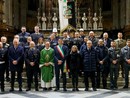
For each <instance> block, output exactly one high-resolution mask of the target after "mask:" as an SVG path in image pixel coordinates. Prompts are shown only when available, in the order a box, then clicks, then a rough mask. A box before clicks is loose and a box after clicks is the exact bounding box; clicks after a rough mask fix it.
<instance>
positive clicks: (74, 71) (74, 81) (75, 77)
mask: <svg viewBox="0 0 130 98" xmlns="http://www.w3.org/2000/svg"><path fill="white" fill-rule="evenodd" d="M70 72H71V76H72V85H73V88H75V87H76V88H77V87H78V73H79V71H78V69H71V70H70Z"/></svg>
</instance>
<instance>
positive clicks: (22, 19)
mask: <svg viewBox="0 0 130 98" xmlns="http://www.w3.org/2000/svg"><path fill="white" fill-rule="evenodd" d="M26 2H27V0H21V4H20V7H21V8H20V10H21V11H20V26H26V17H27V3H26Z"/></svg>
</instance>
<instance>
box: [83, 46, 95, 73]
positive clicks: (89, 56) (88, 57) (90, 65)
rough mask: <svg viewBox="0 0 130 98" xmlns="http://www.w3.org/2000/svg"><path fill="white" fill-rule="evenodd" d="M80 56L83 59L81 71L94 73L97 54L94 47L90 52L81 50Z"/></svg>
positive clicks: (85, 49)
mask: <svg viewBox="0 0 130 98" xmlns="http://www.w3.org/2000/svg"><path fill="white" fill-rule="evenodd" d="M81 56H82V58H83V62H84V64H83V66H84V67H83V70H84V71H96V63H97V53H96V50H95V49H94V47H91V49H90V50H88V49H87V47H86V48H83V49H82V51H81Z"/></svg>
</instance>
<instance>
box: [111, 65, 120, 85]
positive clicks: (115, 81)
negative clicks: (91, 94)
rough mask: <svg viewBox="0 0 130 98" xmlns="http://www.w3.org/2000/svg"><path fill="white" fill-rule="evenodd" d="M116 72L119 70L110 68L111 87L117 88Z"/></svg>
mask: <svg viewBox="0 0 130 98" xmlns="http://www.w3.org/2000/svg"><path fill="white" fill-rule="evenodd" d="M113 66H118V65H113ZM118 71H119V68H110V82H111V87H117V79H118Z"/></svg>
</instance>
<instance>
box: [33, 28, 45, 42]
mask: <svg viewBox="0 0 130 98" xmlns="http://www.w3.org/2000/svg"><path fill="white" fill-rule="evenodd" d="M34 31H35V33H33V34H31V37H32V40H33V41H34V42H35V44H37V43H38V39H39V38H40V37H42V38H44V37H43V34H41V33H40V32H39V26H35V27H34Z"/></svg>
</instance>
